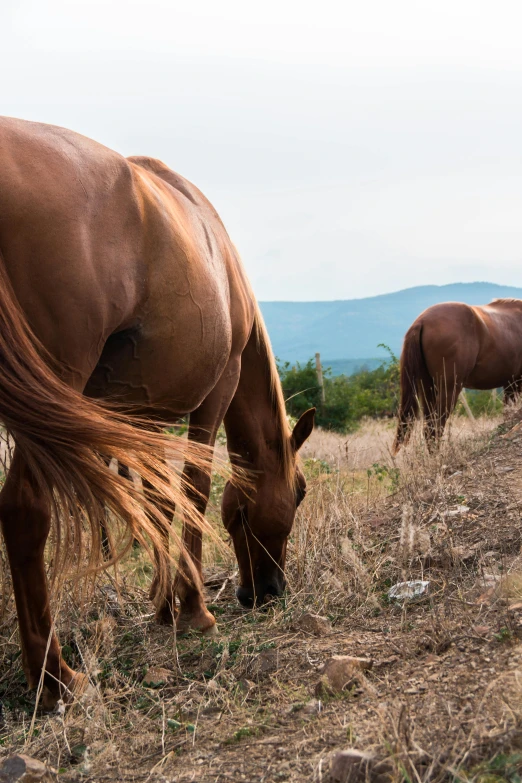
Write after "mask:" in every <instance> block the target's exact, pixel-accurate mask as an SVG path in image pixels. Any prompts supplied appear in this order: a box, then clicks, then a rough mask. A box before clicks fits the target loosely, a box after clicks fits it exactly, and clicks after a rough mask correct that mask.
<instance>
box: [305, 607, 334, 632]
mask: <svg viewBox="0 0 522 783" xmlns="http://www.w3.org/2000/svg"><path fill="white" fill-rule="evenodd" d="M297 627H298V628H299V630H300V631H305V633H312V634H313V635H314V636H325V635H326V634H328V633H330V631H331V630H332V625H331V623H330V621H329V620H328V618H326V617H321V615H320V614H311V613H310V612H306V613H305V614H303V615H301V617H300V618H299V620H298V621H297Z"/></svg>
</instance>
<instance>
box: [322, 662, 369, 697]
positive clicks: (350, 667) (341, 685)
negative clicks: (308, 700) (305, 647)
mask: <svg viewBox="0 0 522 783" xmlns="http://www.w3.org/2000/svg"><path fill="white" fill-rule="evenodd" d="M372 666H373V661H372V659H371V658H355V657H353V656H352V655H333V656H332V657H331V658H330V659H329V660H328V661H327V662H326V663H325V665H324V668H323V671H322V675H321V679H320V680H319V682H318V683H317V685H316V688H315V695H316V696H318V697H319V696H324V695H327V694H330V695H333V694H336V693H340V692H341V691H344V690H346V689H347V688H351V687H352V686H353V685H359V684H360V683H361V682H362V680H363V679H364V672H365V671H369V670H370V669H371V668H372Z"/></svg>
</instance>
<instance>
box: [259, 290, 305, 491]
mask: <svg viewBox="0 0 522 783" xmlns="http://www.w3.org/2000/svg"><path fill="white" fill-rule="evenodd" d="M254 329H255V335H256V345H257V350H258V352H259V354H260V355H261V356H262V357H263V358H264V359H265V367H266V370H267V372H268V381H269V384H270V402H271V406H272V413H273V414H274V417H275V420H276V427H277V432H278V436H279V438H278V440H279V458H280V461H281V470H282V473H283V475H284V477H285V479H286V481H287V483H288V484H289V485H293V484H294V483H295V480H296V473H295V454H294V450H293V448H292V443H291V431H290V425H289V424H288V419H287V415H286V405H285V398H284V396H283V387H282V386H281V379H280V377H279V373H278V371H277V364H276V361H275V357H274V352H273V351H272V345H271V343H270V337H269V336H268V332H267V328H266V326H265V322H264V319H263V316H262V314H261V310H260V309H259V305H258V304H257V303H256V311H255V315H254Z"/></svg>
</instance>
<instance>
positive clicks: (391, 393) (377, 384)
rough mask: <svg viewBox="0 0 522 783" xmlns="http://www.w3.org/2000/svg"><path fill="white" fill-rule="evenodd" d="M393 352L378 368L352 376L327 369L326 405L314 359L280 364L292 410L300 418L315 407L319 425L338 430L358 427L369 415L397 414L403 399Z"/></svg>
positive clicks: (343, 430) (325, 378)
mask: <svg viewBox="0 0 522 783" xmlns="http://www.w3.org/2000/svg"><path fill="white" fill-rule="evenodd" d="M384 347H386V346H384ZM388 350H389V349H388ZM389 353H390V359H389V360H388V361H383V363H382V364H381V366H380V367H377V369H375V370H367V369H363V370H361V371H360V372H358V373H356V374H355V375H351V376H349V377H348V376H346V375H338V376H335V377H332V374H331V370H330V369H329V368H326V369H323V376H324V391H325V402H324V404H323V403H322V402H321V387H320V386H319V382H318V380H317V372H316V369H315V362H314V360H313V359H310V360H309V361H308V362H306V364H300V363H299V362H297V363H296V364H295V365H294V366H291V365H290V363H289V362H286V363H285V364H283V365H279V374H280V377H281V382H282V384H283V391H284V395H285V399H286V405H287V411H288V413H289V414H290V415H291V416H294V417H296V418H297V417H298V416H300V415H301V414H302V413H303V412H304V411H305V410H308V408H311V407H315V408H317V417H316V421H317V424H318V426H320V427H324V428H325V429H331V430H334V431H336V432H348V431H350V430H353V429H355V428H356V427H357V425H358V423H359V422H360V420H361V419H362V418H364V417H367V416H370V417H372V418H383V417H392V416H394V415H395V413H396V411H397V406H398V399H399V363H398V359H397V357H396V356H395V355H394V354H393V353H392V351H390V350H389Z"/></svg>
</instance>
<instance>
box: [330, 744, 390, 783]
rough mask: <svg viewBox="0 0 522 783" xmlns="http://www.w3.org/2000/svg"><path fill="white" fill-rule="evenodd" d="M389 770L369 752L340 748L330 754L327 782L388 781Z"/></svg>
mask: <svg viewBox="0 0 522 783" xmlns="http://www.w3.org/2000/svg"><path fill="white" fill-rule="evenodd" d="M391 771H392V770H391V767H390V765H389V764H388V763H387V762H385V761H379V760H378V759H377V758H376V757H375V756H374V755H373V754H371V753H362V752H361V751H358V750H342V751H340V752H338V753H334V754H333V755H332V756H331V759H330V772H329V777H328V783H366V781H371V783H389V781H390V773H391Z"/></svg>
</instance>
